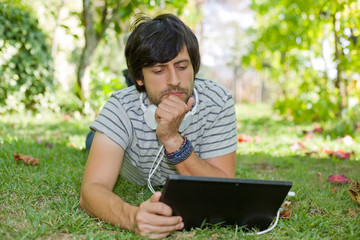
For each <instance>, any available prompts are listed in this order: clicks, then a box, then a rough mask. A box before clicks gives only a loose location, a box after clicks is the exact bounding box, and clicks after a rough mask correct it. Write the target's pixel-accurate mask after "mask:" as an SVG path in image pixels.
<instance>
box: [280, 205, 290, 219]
mask: <svg viewBox="0 0 360 240" xmlns="http://www.w3.org/2000/svg"><path fill="white" fill-rule="evenodd" d="M291 205H292V202H290V201H285V202H284V203H283V204H282V206H281V208H282V209H284V210H282V211H281V212H280V217H281V218H283V219H289V218H290V215H291V208H290V206H291Z"/></svg>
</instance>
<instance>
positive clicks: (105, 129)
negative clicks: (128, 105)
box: [90, 95, 133, 150]
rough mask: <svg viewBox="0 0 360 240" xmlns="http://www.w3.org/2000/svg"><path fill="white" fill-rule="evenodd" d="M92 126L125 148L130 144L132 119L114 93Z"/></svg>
mask: <svg viewBox="0 0 360 240" xmlns="http://www.w3.org/2000/svg"><path fill="white" fill-rule="evenodd" d="M90 128H91V129H92V130H95V131H99V132H101V133H103V134H105V135H106V136H108V137H109V138H110V139H111V140H113V141H114V142H115V143H117V144H118V145H119V146H120V147H122V148H123V149H124V150H125V149H126V148H127V147H128V146H129V144H130V142H131V138H132V135H133V134H132V133H131V132H130V131H131V129H132V127H131V122H130V119H129V117H128V115H127V113H126V111H125V110H124V108H123V106H122V104H121V102H120V101H119V100H118V99H117V98H116V97H115V96H114V95H112V96H111V97H110V99H109V100H108V101H107V102H106V103H105V105H104V107H103V109H102V110H101V111H100V113H99V114H98V116H97V117H96V119H95V121H94V122H93V123H92V124H91V126H90Z"/></svg>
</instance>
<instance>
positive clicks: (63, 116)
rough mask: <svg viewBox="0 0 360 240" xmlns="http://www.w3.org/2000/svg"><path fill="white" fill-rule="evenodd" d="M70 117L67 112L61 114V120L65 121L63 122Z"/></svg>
mask: <svg viewBox="0 0 360 240" xmlns="http://www.w3.org/2000/svg"><path fill="white" fill-rule="evenodd" d="M70 119H71V116H70V115H69V114H65V115H62V116H61V120H63V121H65V122H68V121H70Z"/></svg>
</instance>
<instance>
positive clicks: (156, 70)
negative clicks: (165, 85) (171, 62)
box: [153, 69, 163, 74]
mask: <svg viewBox="0 0 360 240" xmlns="http://www.w3.org/2000/svg"><path fill="white" fill-rule="evenodd" d="M162 72H163V70H162V69H154V70H153V73H155V74H161V73H162Z"/></svg>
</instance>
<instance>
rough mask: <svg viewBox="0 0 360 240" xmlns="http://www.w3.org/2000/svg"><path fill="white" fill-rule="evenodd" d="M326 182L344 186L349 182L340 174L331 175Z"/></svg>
mask: <svg viewBox="0 0 360 240" xmlns="http://www.w3.org/2000/svg"><path fill="white" fill-rule="evenodd" d="M327 180H328V182H332V183H340V184H345V183H348V182H349V181H350V180H349V179H347V178H346V177H345V176H344V175H342V174H333V175H331V176H329V177H328V179H327Z"/></svg>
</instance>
